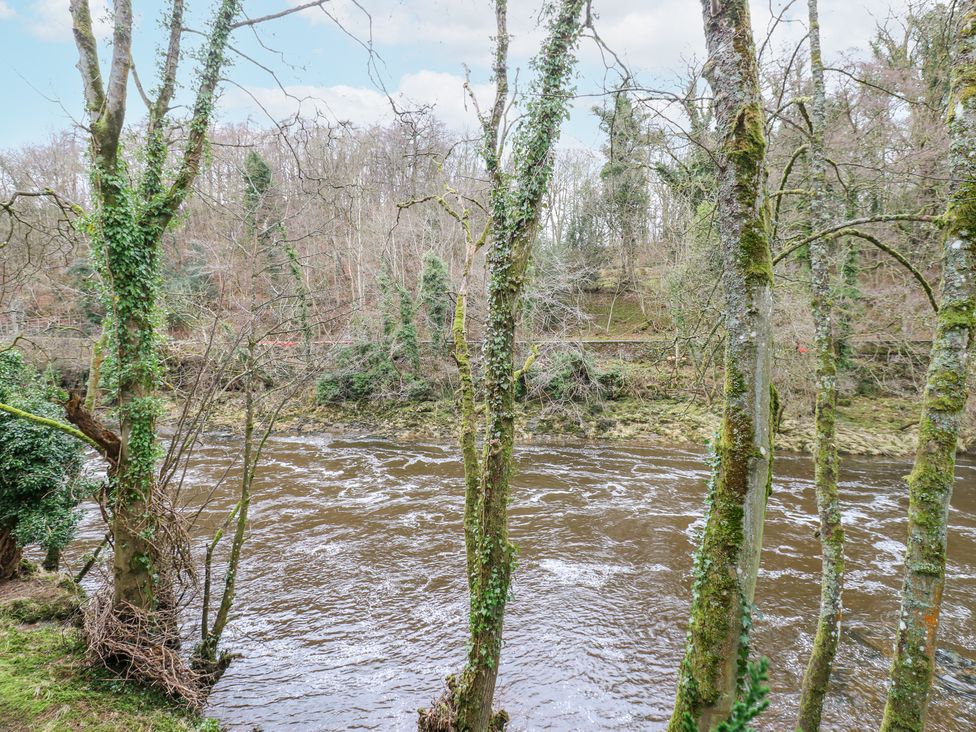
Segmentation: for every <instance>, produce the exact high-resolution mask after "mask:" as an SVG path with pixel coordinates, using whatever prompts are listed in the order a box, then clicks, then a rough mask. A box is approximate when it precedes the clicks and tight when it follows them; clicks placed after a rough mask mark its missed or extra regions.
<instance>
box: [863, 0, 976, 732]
mask: <svg viewBox="0 0 976 732" xmlns="http://www.w3.org/2000/svg"><path fill="white" fill-rule="evenodd" d="M957 7H958V10H959V17H960V25H959V29H958V36H957V38H956V43H955V48H954V57H953V62H952V91H951V94H950V97H949V121H948V124H949V138H950V149H949V156H950V157H949V163H950V169H951V176H950V181H951V183H950V195H949V202H948V206H947V208H946V212H945V215H944V217H943V221H944V224H943V229H944V231H943V234H944V240H943V254H942V293H941V296H940V303H939V314H938V317H937V322H936V329H935V336H934V339H933V341H932V355H931V360H930V361H929V369H928V378H927V382H926V385H925V394H924V397H923V402H922V418H921V426H920V428H919V435H918V446H917V449H916V453H915V465H914V467H913V469H912V472H911V474H910V475H909V477H908V502H909V503H908V548H907V553H906V556H905V577H904V583H903V585H902V592H901V612H900V614H899V621H898V633H897V641H896V643H895V656H894V660H893V662H892V666H891V675H890V684H889V688H888V700H887V704H886V705H885V711H884V718H883V720H882V723H881V730H882V732H921V730H923V729H924V727H925V713H926V708H927V704H928V697H929V690H930V688H931V685H932V672H933V669H934V666H935V649H936V633H937V631H938V628H939V612H940V609H941V604H942V591H943V588H944V587H945V562H946V538H947V537H946V535H947V523H948V516H949V501H950V499H951V497H952V483H953V480H954V477H955V462H956V444H957V441H958V438H959V429H960V425H961V422H962V416H963V411H964V409H965V406H966V399H967V397H968V372H969V355H970V352H971V351H972V343H973V330H974V327H976V317H974V316H976V254H974V252H973V240H974V236H976V2H974V1H973V0H965V1H964V2H960V3H959V5H958V6H957Z"/></svg>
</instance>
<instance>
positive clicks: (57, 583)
mask: <svg viewBox="0 0 976 732" xmlns="http://www.w3.org/2000/svg"><path fill="white" fill-rule="evenodd" d="M30 568H31V571H29V572H25V573H22V575H21V577H20V578H19V579H14V580H11V581H9V582H8V583H5V584H4V587H3V590H4V591H3V599H2V600H0V622H3V621H5V620H6V621H14V622H18V623H39V622H45V621H58V620H77V619H78V617H79V608H80V606H81V603H82V601H83V600H84V598H85V593H84V591H83V590H82V589H81V587H79V586H78V585H77V584H76V583H75V582H74V581H73V580H72V579H71V578H70V577H66V576H64V575H61V574H56V573H48V572H43V571H40V570H39V569H37V568H36V565H30Z"/></svg>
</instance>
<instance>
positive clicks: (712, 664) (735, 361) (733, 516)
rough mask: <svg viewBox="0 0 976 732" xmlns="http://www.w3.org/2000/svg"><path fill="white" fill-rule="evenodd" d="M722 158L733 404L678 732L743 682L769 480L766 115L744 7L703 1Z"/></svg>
mask: <svg viewBox="0 0 976 732" xmlns="http://www.w3.org/2000/svg"><path fill="white" fill-rule="evenodd" d="M702 8H703V14H704V22H705V38H706V41H707V45H708V51H709V60H708V62H707V63H706V65H705V70H704V73H705V76H706V78H707V79H708V81H709V84H710V85H711V88H712V92H713V94H714V105H713V106H714V111H715V121H716V125H717V132H718V137H719V142H720V144H719V149H718V151H717V155H716V158H717V163H718V202H717V203H718V207H717V214H718V229H719V235H720V240H721V247H722V257H723V261H724V272H723V275H722V281H723V285H724V290H725V300H726V312H725V327H726V347H725V402H724V413H723V417H722V426H721V433H720V435H719V437H718V441H717V444H716V445H715V452H716V460H717V462H716V466H715V474H714V477H713V480H712V483H711V485H710V490H709V508H708V516H707V520H706V524H705V531H704V535H703V536H702V541H701V545H700V547H699V548H698V551H697V553H696V561H695V578H694V582H693V586H692V603H691V618H690V621H689V626H688V640H687V647H686V650H685V656H684V659H683V661H682V663H681V669H680V674H679V679H678V693H677V699H676V702H675V709H674V714H673V716H672V718H671V723H670V726H669V729H670V730H674V731H677V730H682V729H683V724H684V719H685V715H686V714H688V715H690V716H691V718H692V719H693V720H694V722H695V723H696V724H697V725H698V727H699V729H701V730H709V729H711V727H712V726H713V725H715V724H716V723H717V722H719V721H722V720H724V719H725V718H726V717H728V715H729V711H730V710H731V707H732V705H733V703H734V701H735V698H736V695H737V687H738V686H739V685H740V684H739V682H741V681H742V680H743V679H744V676H745V671H746V660H747V657H748V653H749V648H748V636H749V627H750V625H751V620H750V617H751V616H750V611H751V607H752V601H753V596H754V594H755V588H756V576H757V573H758V570H759V555H760V550H761V548H762V530H763V519H764V517H765V512H766V499H767V496H768V492H769V488H770V481H771V479H772V435H771V432H772V430H771V418H770V417H771V408H770V407H771V401H772V389H771V382H770V370H771V351H772V348H771V338H772V334H771V324H770V318H771V312H772V288H773V277H772V258H771V255H770V242H769V231H768V212H767V209H766V199H765V184H766V180H765V179H766V169H765V154H766V139H765V131H764V119H763V105H762V99H761V96H760V89H759V74H758V68H757V64H756V54H755V46H754V42H753V37H752V27H751V22H750V19H749V4H748V2H747V0H703V2H702Z"/></svg>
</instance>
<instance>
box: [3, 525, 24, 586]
mask: <svg viewBox="0 0 976 732" xmlns="http://www.w3.org/2000/svg"><path fill="white" fill-rule="evenodd" d="M22 554H23V551H22V549H21V548H20V547H19V546H17V540H16V539H14V533H13V526H3V527H0V582H5V581H7V580H9V579H12V578H13V577H15V576H16V574H17V571H18V570H19V569H20V559H21V556H22Z"/></svg>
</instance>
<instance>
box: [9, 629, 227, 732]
mask: <svg viewBox="0 0 976 732" xmlns="http://www.w3.org/2000/svg"><path fill="white" fill-rule="evenodd" d="M0 728H2V729H4V730H9V732H27V731H28V730H50V731H51V732H59V731H61V730H64V731H68V730H86V732H118V730H126V732H140V731H144V732H150V731H151V732H187V731H189V730H198V731H199V732H218V730H219V729H220V727H219V725H218V724H217V723H216V722H215V721H214V720H204V719H202V718H200V717H199V716H197V715H195V714H193V713H191V712H189V711H188V710H186V709H183V708H181V707H179V706H176V705H174V703H173V702H170V701H167V700H166V698H165V697H164V696H162V695H161V694H158V693H156V692H153V691H149V690H146V689H142V688H139V687H137V686H134V685H132V684H128V683H125V682H123V681H120V680H118V679H114V678H111V677H109V676H106V675H104V674H103V673H96V672H93V671H90V670H89V669H87V668H86V666H85V664H84V647H83V645H82V643H81V641H80V638H79V633H78V632H77V631H76V630H74V629H64V628H61V627H58V626H54V625H41V626H37V627H34V628H23V627H18V626H16V625H14V624H12V623H9V622H4V621H0Z"/></svg>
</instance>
